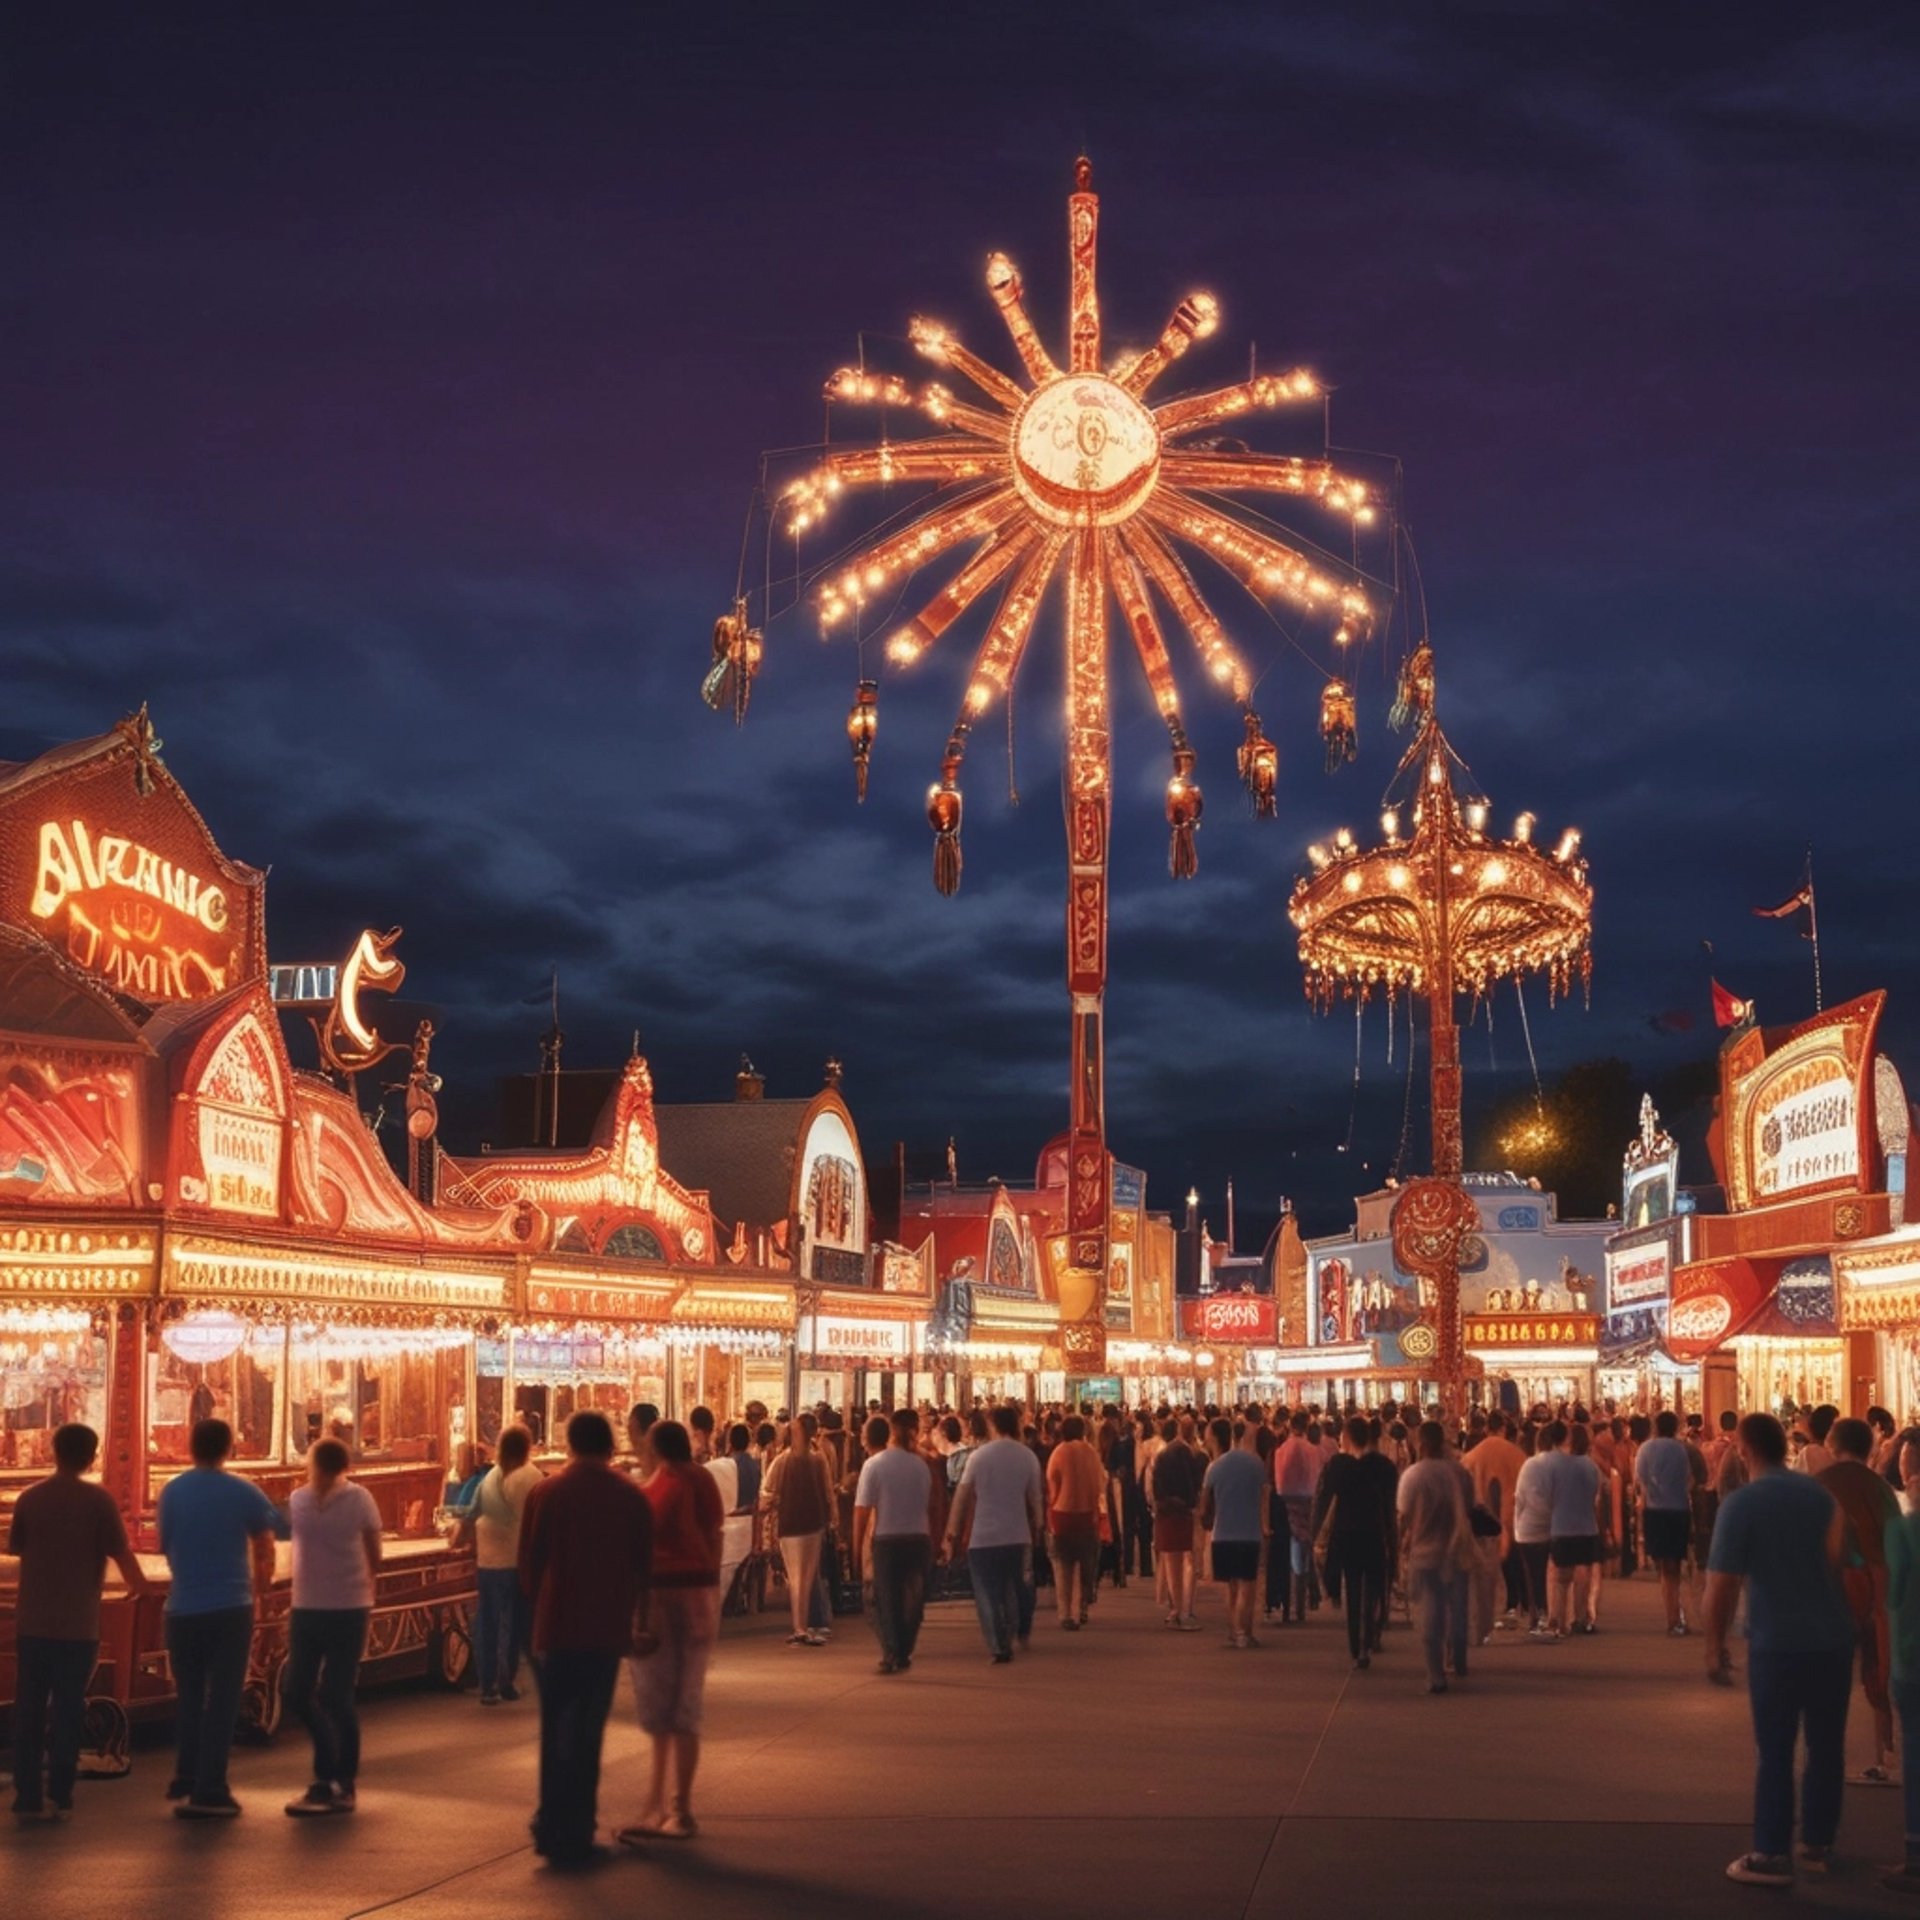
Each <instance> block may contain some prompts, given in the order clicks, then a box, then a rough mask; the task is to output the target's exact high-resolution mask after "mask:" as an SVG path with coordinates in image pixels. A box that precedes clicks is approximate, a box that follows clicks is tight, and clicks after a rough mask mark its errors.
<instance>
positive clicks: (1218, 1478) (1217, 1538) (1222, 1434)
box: [1200, 1420, 1267, 1647]
mask: <svg viewBox="0 0 1920 1920" xmlns="http://www.w3.org/2000/svg"><path fill="white" fill-rule="evenodd" d="M1208 1431H1209V1432H1210V1433H1211V1434H1212V1436H1213V1440H1214V1445H1215V1446H1216V1447H1217V1448H1218V1449H1219V1453H1218V1457H1217V1458H1216V1459H1215V1460H1214V1462H1213V1464H1212V1465H1211V1466H1209V1467H1208V1468H1207V1477H1206V1479H1205V1480H1203V1481H1202V1482H1201V1492H1200V1524H1201V1525H1202V1526H1204V1527H1208V1528H1211V1529H1212V1533H1213V1577H1214V1578H1215V1579H1216V1580H1224V1581H1225V1582H1226V1583H1227V1645H1228V1646H1230V1647H1255V1646H1258V1645H1259V1644H1260V1643H1259V1642H1258V1641H1257V1640H1256V1639H1254V1637H1253V1596H1254V1591H1255V1589H1256V1587H1257V1586H1258V1585H1259V1581H1260V1536H1261V1535H1262V1533H1264V1532H1265V1530H1266V1522H1267V1469H1266V1466H1265V1464H1264V1463H1263V1462H1262V1460H1261V1458H1260V1454H1259V1444H1260V1434H1259V1429H1258V1428H1256V1427H1255V1426H1253V1425H1252V1423H1251V1422H1247V1421H1243V1422H1242V1423H1241V1426H1240V1432H1239V1434H1238V1436H1237V1437H1236V1435H1235V1434H1234V1430H1233V1427H1232V1425H1231V1424H1230V1423H1229V1422H1227V1421H1225V1420H1216V1421H1214V1423H1213V1425H1212V1426H1211V1427H1210V1428H1209V1429H1208Z"/></svg>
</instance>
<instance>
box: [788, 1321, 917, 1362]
mask: <svg viewBox="0 0 1920 1920" xmlns="http://www.w3.org/2000/svg"><path fill="white" fill-rule="evenodd" d="M812 1329H813V1341H812V1346H811V1348H810V1351H811V1352H813V1353H814V1354H816V1355H824V1354H836V1353H837V1354H848V1355H853V1356H856V1357H857V1356H862V1355H866V1354H886V1355H889V1356H891V1357H892V1358H894V1359H898V1360H904V1359H906V1357H907V1356H908V1354H909V1353H910V1352H911V1351H912V1348H913V1342H912V1329H911V1328H910V1327H909V1326H908V1325H907V1323H906V1322H905V1321H904V1320H839V1319H834V1318H831V1317H830V1316H828V1315H825V1314H822V1315H820V1316H819V1317H818V1318H816V1319H815V1320H814V1321H813V1322H812Z"/></svg>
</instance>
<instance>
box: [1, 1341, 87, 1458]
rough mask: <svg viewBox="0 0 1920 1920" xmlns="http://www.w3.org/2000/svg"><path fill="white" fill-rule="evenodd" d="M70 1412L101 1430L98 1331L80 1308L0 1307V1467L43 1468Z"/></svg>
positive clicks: (73, 1416) (69, 1417)
mask: <svg viewBox="0 0 1920 1920" xmlns="http://www.w3.org/2000/svg"><path fill="white" fill-rule="evenodd" d="M75 1420H77V1421H82V1422H84V1423H85V1424H86V1425H87V1426H90V1427H91V1428H92V1429H93V1430H94V1432H95V1433H102V1434H103V1433H105V1432H106V1430H107V1336H106V1334H105V1333H104V1332H100V1331H97V1330H96V1329H95V1326H94V1323H93V1316H92V1315H91V1314H90V1313H88V1312H86V1311H84V1310H82V1309H74V1308H66V1309H62V1308H32V1307H29V1308H24V1309H20V1310H13V1309H0V1473H8V1472H14V1471H18V1472H21V1473H24V1474H36V1475H38V1474H44V1473H50V1472H51V1471H52V1470H53V1436H54V1431H55V1429H56V1428H59V1427H63V1426H65V1425H66V1424H67V1423H68V1422H69V1421H75Z"/></svg>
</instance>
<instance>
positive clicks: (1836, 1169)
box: [1720, 993, 1886, 1212]
mask: <svg viewBox="0 0 1920 1920" xmlns="http://www.w3.org/2000/svg"><path fill="white" fill-rule="evenodd" d="M1885 1003H1886V995H1885V994H1884V993H1869V994H1863V995H1862V996H1861V997H1860V998H1859V999H1857V1000H1850V1001H1848V1002H1847V1004H1846V1005H1845V1006H1842V1007H1834V1008H1832V1009H1831V1010H1829V1011H1828V1012H1826V1013H1822V1014H1816V1015H1815V1016H1814V1018H1813V1019H1811V1020H1805V1021H1802V1022H1801V1023H1800V1025H1798V1026H1797V1027H1790V1028H1788V1029H1786V1031H1785V1032H1784V1033H1781V1032H1779V1031H1778V1030H1777V1029H1775V1030H1769V1031H1765V1032H1761V1031H1751V1030H1750V1031H1748V1032H1746V1033H1743V1034H1741V1035H1740V1036H1739V1037H1738V1038H1737V1039H1735V1040H1733V1041H1731V1042H1729V1043H1728V1045H1727V1047H1726V1048H1725V1050H1724V1051H1723V1052H1722V1054H1721V1059H1720V1074H1721V1083H1722V1090H1723V1099H1722V1107H1721V1110H1722V1112H1723V1113H1724V1114H1725V1115H1726V1116H1727V1136H1726V1138H1727V1189H1728V1200H1729V1202H1730V1204H1731V1205H1732V1207H1733V1209H1734V1210H1735V1211H1736V1212H1740V1211H1744V1210H1746V1209H1748V1208H1751V1207H1762V1206H1770V1205H1772V1204H1773V1203H1774V1202H1776V1201H1780V1200H1786V1199H1794V1198H1800V1197H1804V1196H1806V1195H1808V1194H1816V1193H1833V1192H1843V1193H1868V1192H1871V1191H1873V1190H1874V1176H1875V1164H1874V1159H1875V1149H1876V1139H1877V1136H1876V1131H1875V1126H1874V1106H1873V1070H1874V1058H1875V1055H1874V1036H1875V1033H1876V1032H1877V1030H1878V1028H1879V1024H1880V1013H1881V1009H1882V1007H1883V1006H1884V1005H1885Z"/></svg>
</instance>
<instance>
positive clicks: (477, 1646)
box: [467, 1425, 540, 1707]
mask: <svg viewBox="0 0 1920 1920" xmlns="http://www.w3.org/2000/svg"><path fill="white" fill-rule="evenodd" d="M496 1453H497V1456H498V1457H497V1458H496V1460H495V1462H494V1465H493V1469H492V1471H491V1472H490V1473H489V1474H488V1475H487V1477H486V1478H485V1479H484V1480H482V1481H481V1483H480V1491H479V1493H478V1494H477V1495H476V1496H475V1497H474V1503H473V1517H472V1519H471V1520H470V1521H469V1522H468V1526H467V1531H468V1532H470V1533H471V1535H472V1538H473V1558H474V1586H475V1596H476V1597H475V1601H474V1610H473V1660H474V1666H475V1667H476V1668H477V1669H478V1672H479V1679H480V1704H481V1705H482V1706H483V1707H497V1706H498V1705H499V1704H500V1702H501V1701H503V1700H518V1699H519V1698H520V1689H519V1687H518V1686H517V1685H516V1684H515V1681H516V1679H517V1677H518V1675H519V1671H520V1652H521V1648H522V1647H523V1645H524V1644H525V1641H526V1609H525V1608H524V1607H523V1606H522V1605H521V1604H520V1572H519V1565H520V1516H521V1514H522V1512H523V1511H524V1510H525V1508H526V1504H527V1495H528V1494H529V1493H531V1492H532V1491H533V1489H534V1488H535V1487H537V1486H538V1485H539V1484H540V1469H539V1468H538V1467H536V1466H535V1465H534V1464H533V1435H532V1434H531V1433H529V1432H528V1431H527V1429H526V1428H525V1427H523V1426H518V1425H515V1426H511V1427H508V1428H506V1429H504V1431H503V1432H502V1433H501V1435H500V1439H499V1443H498V1446H497V1448H496Z"/></svg>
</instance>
